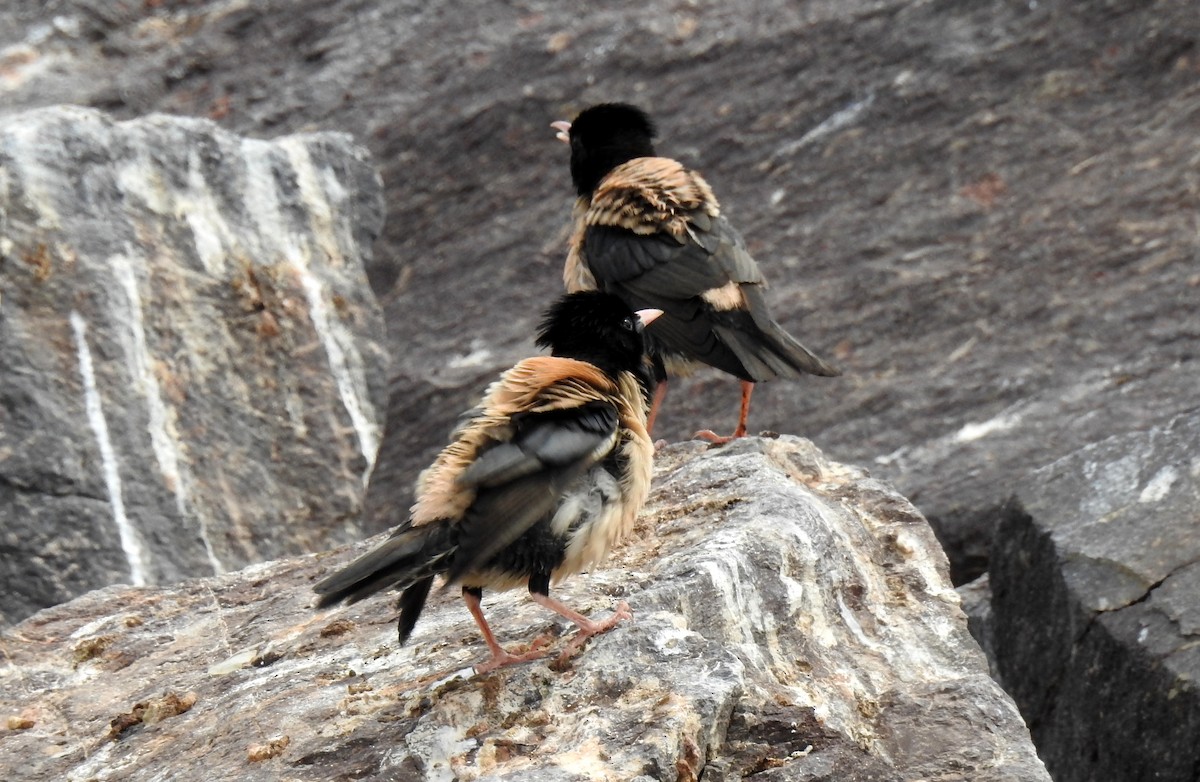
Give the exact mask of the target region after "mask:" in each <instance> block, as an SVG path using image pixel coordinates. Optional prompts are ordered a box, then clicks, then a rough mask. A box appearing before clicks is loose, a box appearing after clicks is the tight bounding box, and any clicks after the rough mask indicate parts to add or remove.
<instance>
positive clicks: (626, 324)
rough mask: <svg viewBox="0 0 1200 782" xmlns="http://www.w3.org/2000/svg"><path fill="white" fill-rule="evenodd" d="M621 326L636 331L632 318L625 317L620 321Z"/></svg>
mask: <svg viewBox="0 0 1200 782" xmlns="http://www.w3.org/2000/svg"><path fill="white" fill-rule="evenodd" d="M621 328H623V329H625V330H626V331H637V325H636V324H635V323H634V322H633V318H626V319H625V320H623V321H621Z"/></svg>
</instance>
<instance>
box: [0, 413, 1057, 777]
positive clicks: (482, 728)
mask: <svg viewBox="0 0 1200 782" xmlns="http://www.w3.org/2000/svg"><path fill="white" fill-rule="evenodd" d="M655 481H656V482H655V486H656V489H655V491H654V492H653V495H652V497H651V499H650V502H649V503H648V505H647V507H646V509H645V511H644V512H643V514H642V516H641V517H640V518H639V521H638V525H637V527H636V529H635V532H634V534H633V535H632V536H631V537H630V539H629V540H628V541H627V543H626V544H624V545H623V546H622V547H620V548H619V549H618V550H617V551H616V552H615V553H614V555H613V557H612V558H611V559H610V561H609V562H608V563H607V564H606V565H605V566H604V567H603V569H601V570H598V571H596V572H593V573H589V574H584V575H581V576H579V577H577V578H574V579H572V580H569V581H568V582H566V584H564V585H563V587H562V588H561V590H560V592H559V594H560V595H561V596H562V597H563V598H564V599H566V600H569V601H570V602H571V604H572V605H578V606H580V608H581V609H582V610H584V611H586V612H588V613H593V612H597V611H604V610H606V609H607V608H609V607H610V605H611V604H612V603H613V602H614V601H616V600H621V599H624V600H628V601H629V603H630V604H631V605H632V607H633V609H634V612H635V618H634V620H632V621H630V622H627V623H625V624H623V625H622V626H621V627H620V628H618V629H616V630H614V631H613V632H611V633H608V634H606V635H604V636H603V637H600V638H597V639H595V640H593V641H592V642H590V643H589V645H588V646H587V648H585V649H584V651H583V652H582V653H581V654H579V655H578V656H577V657H575V658H574V659H573V661H572V662H571V663H570V665H569V666H568V667H567V668H566V669H565V670H562V671H553V670H551V668H550V662H549V661H552V660H553V658H554V655H553V654H552V655H551V657H550V658H547V661H538V662H534V663H530V664H526V665H521V666H515V667H512V668H506V669H503V670H501V671H498V672H495V673H492V674H488V675H484V676H473V675H472V674H471V672H470V670H469V666H470V664H471V663H473V662H476V661H478V660H479V659H481V658H482V656H484V655H485V649H484V647H483V644H482V641H480V639H479V637H478V633H477V632H476V630H475V628H474V625H473V623H472V621H471V619H470V616H469V615H468V613H467V612H466V611H464V610H463V609H462V606H461V601H460V600H458V598H457V596H456V595H454V594H446V595H441V596H437V597H435V598H434V600H433V601H432V602H431V604H430V606H429V607H428V608H427V610H426V614H424V615H423V616H422V617H421V621H420V623H419V624H418V625H417V628H416V631H415V634H414V636H413V638H412V641H411V642H410V645H409V646H407V647H404V648H399V647H397V645H396V637H395V625H394V620H395V612H394V608H393V604H394V596H384V595H381V596H377V597H374V598H371V599H368V600H365V601H363V602H361V603H358V604H355V605H353V606H350V607H345V608H338V609H332V610H328V611H324V612H314V611H313V610H312V609H311V592H310V587H311V584H312V582H313V580H314V579H316V578H318V577H320V576H321V575H322V574H324V573H327V572H329V569H330V568H333V567H336V566H338V565H339V564H341V563H342V562H344V561H345V560H346V558H348V557H350V556H352V555H353V553H354V552H350V551H347V552H339V553H337V554H333V555H319V556H310V557H304V558H301V559H294V560H281V561H277V562H272V563H266V564H262V565H256V566H252V567H250V568H247V569H246V570H244V571H241V572H237V573H226V574H224V575H221V576H216V577H211V578H207V579H195V580H191V581H188V582H184V583H182V584H179V585H176V586H168V587H146V588H140V589H139V588H130V587H109V588H107V589H104V590H100V591H98V592H93V593H90V594H88V595H84V596H83V597H80V598H78V599H76V600H74V601H72V602H70V603H67V604H65V605H61V606H57V607H55V608H51V609H47V610H45V611H42V612H40V613H38V614H37V615H35V616H33V617H31V618H29V619H28V620H26V621H25V622H23V623H21V624H20V625H18V626H16V627H15V628H13V629H12V630H11V631H10V632H9V634H8V635H7V636H6V637H5V639H4V653H5V659H6V661H7V664H6V666H5V667H4V668H3V669H0V714H9V715H25V716H26V718H27V719H26V721H25V722H23V723H22V726H26V725H27V726H26V727H22V728H21V729H20V730H15V729H14V730H13V732H11V733H10V734H8V735H6V736H5V738H4V740H3V741H0V777H4V778H10V777H11V776H12V775H11V774H9V773H6V770H8V769H17V768H20V769H21V773H20V778H21V779H23V780H30V782H42V781H43V780H46V781H47V782H48V781H49V780H56V781H57V780H62V779H67V780H71V781H72V782H75V781H76V780H78V781H82V780H91V779H94V780H97V782H108V781H109V780H118V779H152V778H157V777H159V776H162V777H163V778H179V779H183V778H207V779H238V780H246V781H247V782H256V781H257V780H264V782H265V781H266V780H279V779H289V780H332V779H403V780H449V779H461V780H483V779H487V780H517V779H521V780H529V779H534V780H635V779H636V780H651V779H654V780H696V779H698V778H703V779H704V780H705V781H706V782H708V781H709V780H717V781H718V782H720V781H722V780H736V779H742V778H744V777H746V776H748V775H751V774H753V775H756V776H754V778H755V779H764V780H818V779H837V780H840V781H848V782H855V781H857V780H863V781H865V780H868V779H871V780H880V779H887V780H913V782H915V781H916V780H920V779H924V780H928V779H970V780H973V781H975V782H993V781H995V782H999V781H1000V780H1003V781H1004V782H1018V781H1020V782H1030V781H1033V782H1037V781H1038V780H1042V781H1044V782H1048V780H1049V777H1047V776H1046V774H1045V771H1044V770H1043V769H1042V766H1041V764H1040V762H1039V761H1038V759H1037V757H1036V755H1035V754H1034V751H1033V747H1032V745H1031V744H1030V742H1029V738H1028V733H1027V731H1026V729H1025V727H1024V725H1023V723H1022V722H1021V720H1020V717H1019V716H1018V714H1017V712H1016V709H1015V707H1014V706H1013V704H1012V702H1011V701H1010V700H1009V698H1008V697H1007V696H1006V695H1005V694H1004V693H1003V692H1002V691H1001V690H1000V689H999V687H998V686H997V685H996V684H995V683H994V682H993V681H992V680H991V678H989V676H988V673H987V667H986V664H985V662H984V659H983V655H982V654H981V652H980V651H979V649H978V647H976V646H975V644H974V643H973V642H972V640H971V638H970V637H969V635H968V633H967V628H966V621H965V619H964V617H963V615H962V613H961V611H960V609H959V603H958V598H957V595H956V593H955V592H954V591H953V589H951V587H950V584H949V580H948V577H947V568H946V559H945V557H944V555H943V554H942V553H941V550H940V549H939V548H938V545H937V543H936V541H935V540H934V537H933V534H932V532H931V531H930V529H929V527H928V525H927V524H926V523H925V521H924V519H923V518H922V517H921V515H920V514H919V513H917V511H916V510H915V509H914V508H913V507H912V505H910V504H909V503H908V502H907V501H906V500H904V499H903V498H902V497H900V496H899V495H898V494H896V493H895V491H894V490H892V489H891V488H890V487H888V486H887V485H886V484H883V483H880V482H878V481H876V480H874V479H871V478H870V477H868V476H867V475H866V473H864V472H863V471H862V470H859V469H857V468H853V467H847V466H844V465H840V464H836V463H832V462H830V461H828V460H827V459H826V458H825V457H824V456H823V455H822V454H821V453H820V452H819V451H818V450H817V449H816V448H814V447H813V446H812V444H811V443H809V442H808V441H806V440H801V439H798V438H790V437H784V438H780V439H777V440H770V439H760V438H748V439H746V440H743V441H739V442H737V443H734V444H731V445H729V446H727V447H725V448H722V449H717V450H704V448H703V446H701V445H699V444H697V443H688V444H681V445H676V446H668V447H667V448H666V449H664V450H663V451H661V452H660V454H659V459H658V466H657V472H656V476H655ZM368 545H370V542H364V543H363V544H361V545H359V546H357V547H356V550H362V549H363V548H365V547H366V546H368ZM486 600H487V603H488V612H489V617H490V618H492V621H493V626H494V627H495V628H496V629H497V631H498V634H499V640H500V641H501V642H502V643H507V644H510V645H511V644H513V643H516V642H519V641H520V640H521V639H529V638H532V637H534V636H536V635H538V634H541V633H544V632H546V631H554V630H555V629H556V628H557V629H560V630H567V631H568V632H569V628H567V627H565V625H563V623H561V622H559V621H558V620H557V619H556V618H554V617H552V616H548V615H547V613H546V612H545V610H544V609H541V608H540V607H538V606H537V605H535V604H533V603H532V601H530V600H529V599H528V598H527V597H526V596H524V595H522V594H520V593H518V592H510V593H503V594H500V595H493V596H488V597H487V598H486ZM135 618H136V621H131V620H132V619H135ZM94 639H99V640H94ZM566 640H567V639H566V638H565V637H564V638H559V639H558V640H556V641H555V644H557V645H562V644H564V643H566ZM81 647H86V648H87V649H88V650H89V652H88V654H87V655H86V659H84V660H82V661H78V658H79V657H80V654H79V652H78V649H80V648H81ZM268 652H269V653H268ZM164 692H176V693H189V694H194V702H191V703H190V704H189V705H190V706H191V708H190V709H188V710H186V711H182V712H179V713H175V714H174V715H173V716H171V718H170V719H164V720H162V721H161V722H158V723H156V724H153V725H150V724H141V723H139V724H137V725H130V726H128V727H126V728H124V730H123V732H122V733H121V738H120V740H119V741H113V740H111V739H110V738H108V734H109V733H110V731H111V728H110V722H111V721H112V720H113V719H114V718H116V717H119V716H120V715H125V714H132V713H133V712H130V704H141V703H148V702H150V700H151V699H153V698H158V697H162V694H163V693H164ZM189 700H191V695H189ZM135 716H136V715H135ZM30 722H32V724H31V725H29V724H28V723H30ZM125 722H129V718H126V719H125V720H124V721H123V722H122V723H121V725H122V726H124V723H125ZM142 722H143V723H144V722H145V720H144V719H143V721H142Z"/></svg>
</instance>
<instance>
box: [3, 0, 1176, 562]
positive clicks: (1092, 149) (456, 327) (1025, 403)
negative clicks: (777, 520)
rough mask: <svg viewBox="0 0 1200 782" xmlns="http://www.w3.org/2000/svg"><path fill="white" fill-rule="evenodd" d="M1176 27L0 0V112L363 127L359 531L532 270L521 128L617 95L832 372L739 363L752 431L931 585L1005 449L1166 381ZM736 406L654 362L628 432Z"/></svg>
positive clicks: (1115, 411) (553, 246) (524, 5)
mask: <svg viewBox="0 0 1200 782" xmlns="http://www.w3.org/2000/svg"><path fill="white" fill-rule="evenodd" d="M1198 42H1200V14H1197V13H1196V7H1195V1H1194V0H1109V1H1108V2H1103V3H1078V2H1071V1H1070V0H1039V2H1037V3H1031V2H1009V1H1008V0H986V1H985V2H976V3H953V2H929V3H913V2H909V1H908V0H839V2H828V1H821V2H804V3H795V2H791V1H790V0H768V2H760V3H756V4H755V5H754V7H753V9H749V8H746V7H744V6H742V5H740V4H736V3H728V2H722V1H721V0H698V2H689V3H685V4H680V3H678V2H675V1H674V0H650V1H649V2H646V1H645V0H620V1H619V2H609V3H604V4H594V5H592V6H589V7H588V9H587V12H586V13H581V12H580V10H579V8H578V7H576V6H574V5H571V4H564V3H559V2H552V1H550V0H522V2H514V3H492V4H487V5H486V6H485V7H480V8H475V9H473V12H472V13H471V14H463V13H462V12H461V7H460V4H459V3H457V2H453V1H452V0H422V2H411V1H406V2H392V3H383V2H377V3H363V2H360V1H359V0H294V2H288V3H281V2H263V3H249V2H245V1H244V0H193V1H192V2H187V3H182V2H171V1H170V0H167V1H166V2H153V3H120V4H115V3H112V2H111V1H110V0H63V2H59V3H55V4H49V5H48V4H46V3H45V2H42V0H10V2H7V3H4V4H3V7H2V8H0V74H2V75H3V77H2V78H0V112H13V111H18V110H21V109H22V108H25V107H30V106H39V105H45V104H46V103H49V102H63V101H69V102H72V103H80V104H86V105H92V106H97V107H100V108H103V109H104V110H106V111H110V112H112V113H114V114H115V115H116V116H120V117H136V116H139V115H142V114H145V113H147V112H150V111H169V112H173V113H185V114H193V115H199V116H210V117H213V118H215V119H217V120H218V121H219V122H220V123H221V124H222V125H223V126H224V127H227V128H230V129H233V130H236V131H238V132H242V133H247V134H250V135H255V136H276V135H281V134H284V133H289V132H297V131H301V130H307V129H310V128H313V127H317V128H321V129H325V130H337V131H346V132H349V133H352V134H353V135H354V136H355V137H356V138H357V139H360V140H361V141H362V143H364V144H365V145H366V146H367V147H368V148H369V149H370V151H371V153H372V155H373V156H374V158H375V159H376V160H377V161H378V162H379V165H380V166H381V168H382V173H383V179H384V182H385V183H386V193H387V204H388V221H387V225H386V227H385V229H384V233H383V236H382V238H381V240H380V243H379V245H378V247H377V252H376V254H375V261H374V265H373V279H374V280H375V282H376V284H377V286H378V287H379V289H380V290H381V291H382V290H384V288H388V290H387V292H386V294H385V295H384V298H383V303H384V307H385V311H386V316H387V321H388V329H389V340H390V344H391V345H392V351H391V352H392V357H393V360H394V364H393V368H392V386H391V390H392V397H391V400H392V401H391V407H390V410H389V416H388V420H389V426H391V427H392V428H393V429H394V430H395V432H396V433H397V434H396V436H395V437H385V439H384V446H383V450H382V452H381V454H380V467H381V469H380V470H379V471H378V479H377V480H376V481H375V483H374V485H373V487H372V490H371V496H370V497H369V499H368V504H369V505H371V506H372V507H374V508H377V512H376V513H375V514H374V515H373V516H372V517H371V518H370V519H368V520H367V523H368V524H369V525H372V526H373V529H374V530H375V531H379V530H382V529H385V528H387V527H389V526H391V525H392V524H394V523H396V521H397V519H398V518H400V517H401V516H402V514H403V512H404V510H405V509H406V508H407V507H408V505H409V488H410V486H411V485H412V481H413V479H414V478H415V476H416V473H417V471H418V470H419V469H420V468H422V467H424V466H425V465H426V464H428V463H429V461H430V460H431V459H432V457H433V455H434V454H435V453H436V451H437V450H438V449H439V448H440V447H441V445H442V443H443V442H444V438H445V433H446V429H447V422H449V421H452V420H453V419H454V417H455V416H457V415H458V413H459V412H460V411H462V410H463V409H465V408H467V407H469V406H470V404H471V403H472V402H473V401H474V397H475V395H476V394H477V393H478V389H479V387H480V385H481V383H482V382H484V381H485V380H487V379H490V378H492V377H494V376H495V374H496V373H497V372H498V371H499V370H501V369H502V368H504V367H507V366H509V365H511V364H512V362H513V361H514V360H515V359H517V358H519V357H522V356H524V355H526V354H527V351H528V350H529V345H530V335H531V334H532V330H533V325H534V322H535V321H536V318H537V313H538V312H540V311H541V309H542V308H543V307H544V304H545V302H546V301H547V298H548V297H549V296H551V295H553V294H554V293H555V292H557V291H559V290H561V282H560V280H559V272H560V270H561V267H562V263H563V260H564V257H565V247H566V238H567V237H566V232H565V226H566V223H567V220H568V217H569V212H570V206H571V198H572V191H571V186H570V179H569V175H568V171H567V150H566V148H565V147H564V146H563V145H562V144H560V143H559V142H557V141H555V140H554V138H553V132H552V131H551V130H550V128H549V127H547V126H548V124H549V123H550V122H551V121H553V120H555V119H562V118H570V117H571V116H573V115H574V113H575V112H576V111H578V110H579V109H581V108H583V107H584V106H586V105H588V104H590V103H593V102H597V101H601V100H614V99H626V100H634V101H637V102H638V103H641V104H642V105H644V106H646V107H647V108H648V109H650V110H651V111H652V112H653V113H654V115H655V116H656V117H657V118H658V120H659V125H660V126H661V130H662V134H661V135H662V140H661V143H660V145H659V146H660V149H661V151H663V152H665V153H667V154H670V155H672V156H674V157H678V158H680V159H682V160H684V161H685V162H687V163H688V164H690V165H694V166H696V167H697V168H699V169H700V170H701V171H703V172H704V173H705V175H706V176H707V178H708V179H709V181H710V182H711V184H712V185H713V187H714V188H715V190H716V193H717V195H718V196H719V197H720V199H721V201H722V204H723V206H724V208H725V211H726V212H727V213H728V214H729V215H730V217H731V219H733V221H734V222H735V223H736V224H737V225H738V227H739V228H740V229H741V230H742V231H743V233H744V234H745V235H746V237H747V239H748V241H749V242H750V249H751V250H752V252H753V253H754V255H755V257H756V258H757V259H758V261H759V263H760V265H761V266H762V269H763V272H764V274H766V276H767V278H768V280H770V282H771V290H770V291H768V296H769V300H770V302H771V304H772V307H773V311H774V313H775V314H776V316H777V317H778V319H779V320H780V322H781V323H783V324H784V325H785V326H786V327H788V328H789V329H790V330H792V331H794V332H795V333H796V334H797V336H799V337H801V338H802V340H803V341H804V343H805V344H807V345H809V346H811V347H812V348H814V349H815V350H817V351H819V352H821V353H822V354H829V355H830V356H831V357H832V358H833V359H834V360H836V361H837V362H838V363H839V364H840V365H841V366H842V367H843V369H845V375H844V376H843V377H842V378H840V379H836V380H822V379H813V380H811V381H809V382H804V383H766V384H763V385H762V387H761V388H759V389H758V390H757V391H756V392H755V397H754V409H753V411H752V414H751V419H750V425H751V427H752V430H754V429H770V430H774V431H778V432H783V433H791V434H802V435H804V436H806V437H810V438H812V439H813V441H814V442H816V443H818V444H819V445H820V446H821V447H822V448H823V449H825V450H826V451H827V452H828V453H830V454H831V455H832V456H833V457H835V458H837V459H839V460H841V461H845V462H848V463H852V464H865V465H870V466H871V468H872V469H873V470H875V471H876V472H877V473H878V474H880V475H881V476H882V477H885V478H887V479H888V480H890V481H892V482H893V483H894V484H895V485H896V486H897V488H898V489H899V490H900V491H901V493H903V494H904V495H905V496H906V497H909V498H910V499H912V500H913V501H914V503H915V504H916V505H917V506H918V507H919V508H921V510H922V511H923V512H924V513H925V515H926V516H927V517H929V518H930V520H931V522H933V523H934V524H935V528H937V529H939V534H941V536H942V538H943V540H944V541H946V542H947V543H948V544H949V548H948V552H949V553H950V556H951V566H952V572H953V573H955V575H956V581H958V582H961V581H964V580H969V579H970V578H971V577H972V576H973V574H975V573H978V572H981V571H982V569H983V567H984V565H985V563H986V555H987V551H986V545H985V543H986V541H987V540H989V539H990V529H988V528H987V526H986V525H987V524H988V523H990V520H991V519H994V518H995V513H994V512H993V511H994V509H995V508H996V507H997V506H998V505H1000V504H1001V503H1003V502H1004V501H1005V500H1006V499H1007V498H1008V497H1009V496H1010V495H1011V494H1012V492H1013V491H1014V490H1015V489H1016V487H1017V485H1018V484H1019V482H1020V480H1021V478H1022V476H1023V475H1024V474H1025V473H1026V472H1027V471H1028V470H1030V469H1032V468H1036V467H1039V466H1042V465H1044V464H1047V463H1049V462H1051V461H1053V460H1054V459H1056V458H1058V457H1061V456H1065V455H1066V454H1068V453H1071V452H1072V451H1074V450H1076V449H1078V448H1079V447H1081V446H1084V445H1087V444H1088V443H1091V442H1094V441H1096V440H1099V439H1103V438H1104V437H1107V436H1109V435H1111V434H1116V433H1118V432H1121V431H1134V430H1138V429H1144V428H1145V427H1147V426H1151V425H1155V424H1161V423H1165V422H1166V421H1167V420H1169V419H1170V418H1171V417H1173V416H1175V415H1177V414H1178V413H1180V412H1182V411H1183V410H1185V409H1188V408H1190V407H1192V406H1193V405H1194V404H1195V395H1194V391H1195V388H1196V387H1197V385H1198V384H1200V361H1198V360H1197V356H1196V351H1195V342H1196V339H1197V338H1198V337H1200V319H1197V318H1196V317H1194V315H1195V302H1196V299H1197V297H1198V296H1200V272H1198V271H1197V268H1196V258H1197V254H1198V253H1200V236H1198V235H1197V232H1196V226H1195V214H1196V211H1197V209H1198V208H1200V180H1198V179H1197V177H1196V175H1195V171H1196V165H1195V159H1196V155H1197V154H1200V134H1197V133H1196V132H1195V129H1196V127H1197V125H1198V124H1200V55H1198V54H1197V51H1200V46H1198ZM392 280H394V281H395V282H394V284H393V285H391V286H390V287H389V282H390V281H392ZM737 399H738V388H737V384H736V383H735V382H732V381H730V380H729V379H728V378H723V377H719V376H717V375H715V374H713V373H710V372H703V373H700V374H699V375H697V376H695V377H694V378H692V379H690V380H687V381H682V382H679V383H677V384H675V385H674V386H673V387H672V390H671V395H670V398H669V399H668V402H667V406H666V408H665V410H664V414H663V416H662V418H661V419H660V420H661V426H660V429H659V431H658V432H657V433H656V434H657V435H658V436H661V437H666V438H667V439H669V440H678V439H681V438H685V437H687V436H689V435H690V434H691V433H692V432H693V431H695V430H696V429H698V428H704V427H713V428H715V429H717V430H724V429H730V428H732V425H733V422H734V420H735V413H736V409H737Z"/></svg>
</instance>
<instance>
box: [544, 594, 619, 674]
mask: <svg viewBox="0 0 1200 782" xmlns="http://www.w3.org/2000/svg"><path fill="white" fill-rule="evenodd" d="M626 619H633V609H631V608H630V607H629V604H628V603H626V602H625V601H624V600H622V601H621V602H620V603H619V604H618V605H617V608H616V610H615V611H613V612H612V614H611V615H610V616H609V617H608V618H607V619H602V620H600V621H599V622H594V621H592V620H590V619H589V620H587V621H586V622H576V624H578V625H579V632H578V633H576V634H575V637H574V638H572V639H571V642H570V643H569V644H567V645H566V647H565V648H564V649H563V650H562V654H560V655H559V656H558V659H557V660H556V661H555V666H556V667H562V666H564V665H565V664H566V663H567V662H568V661H570V659H571V658H572V657H574V656H575V655H577V654H579V652H580V651H581V650H582V649H583V647H584V644H586V643H587V642H588V639H589V638H591V637H592V636H593V635H600V634H601V633H607V632H608V631H609V630H611V629H613V628H614V627H616V626H617V625H619V624H620V623H621V622H623V621H625V620H626Z"/></svg>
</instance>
